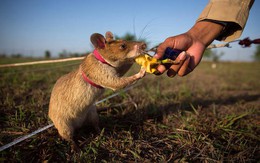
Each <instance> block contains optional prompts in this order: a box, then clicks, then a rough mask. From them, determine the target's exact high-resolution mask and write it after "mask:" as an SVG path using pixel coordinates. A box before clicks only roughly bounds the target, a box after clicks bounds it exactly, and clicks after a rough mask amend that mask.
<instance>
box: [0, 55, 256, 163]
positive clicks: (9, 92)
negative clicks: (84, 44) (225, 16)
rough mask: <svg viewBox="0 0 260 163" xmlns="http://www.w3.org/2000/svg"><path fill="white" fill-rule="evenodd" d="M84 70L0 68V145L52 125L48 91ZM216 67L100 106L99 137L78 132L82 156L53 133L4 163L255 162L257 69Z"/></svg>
mask: <svg viewBox="0 0 260 163" xmlns="http://www.w3.org/2000/svg"><path fill="white" fill-rule="evenodd" d="M5 59H6V58H1V62H2V63H4V62H5V63H7V62H10V60H8V61H5ZM19 60H20V59H18V60H17V59H16V60H14V58H13V60H12V62H17V61H18V62H19ZM23 61H24V59H23ZM79 63H80V61H74V62H67V63H56V64H48V65H35V66H25V67H19V68H4V69H0V79H1V80H0V114H1V117H0V127H1V129H0V131H1V132H0V145H1V146H2V145H4V144H7V143H9V142H11V141H13V140H14V139H16V138H18V137H20V136H23V135H26V134H28V133H31V132H33V131H35V130H36V129H38V128H40V127H43V126H46V125H47V124H49V123H51V122H50V120H49V119H48V116H47V112H48V103H49V97H50V93H51V89H52V87H53V85H54V83H55V81H56V80H57V79H58V78H59V77H60V76H61V75H63V74H65V73H68V72H70V71H71V70H73V69H75V68H76V67H77V66H78V65H79ZM211 64H212V63H211V62H202V63H201V64H200V65H199V67H198V68H197V69H196V70H195V71H194V72H193V73H191V74H190V75H188V76H186V77H183V78H179V77H175V78H173V79H171V78H168V77H166V76H165V75H162V76H154V75H150V74H147V75H146V76H145V78H144V79H142V80H141V81H139V82H138V84H137V85H138V86H136V87H135V88H133V89H131V90H130V91H128V92H125V93H121V94H120V96H117V97H115V98H112V99H110V100H108V101H106V102H104V103H102V104H100V105H98V108H99V110H100V111H99V112H100V114H99V115H100V121H101V124H100V127H101V128H102V132H101V133H100V134H95V132H94V130H93V129H92V128H83V129H82V130H79V132H78V134H77V139H78V141H79V143H80V148H81V152H79V153H73V152H71V148H70V146H69V145H68V144H67V142H65V141H63V140H61V139H60V137H59V136H58V133H57V131H56V129H55V128H51V129H48V130H47V131H44V132H42V133H41V134H38V135H36V136H34V137H32V138H30V139H27V140H25V141H24V142H22V143H20V144H17V145H15V146H13V147H11V148H9V149H6V150H4V151H2V152H1V153H0V156H1V158H0V161H1V162H43V161H49V162H80V161H82V162H83V161H84V162H116V161H117V162H130V161H135V162H145V161H146V162H173V161H176V162H177V161H180V162H194V161H199V162H219V161H221V162H223V161H224V162H257V161H259V160H260V158H259V156H260V153H259V144H260V140H259V135H260V129H259V122H260V116H259V115H260V111H259V108H260V85H259V79H260V73H259V72H260V64H259V63H257V62H253V63H230V62H219V63H218V66H217V68H214V69H213V68H211ZM139 68H140V67H139V66H138V65H135V66H134V67H133V68H132V69H131V72H129V74H133V73H136V72H138V70H139ZM112 93H113V92H112V91H110V90H107V91H106V92H105V94H104V95H103V96H102V97H100V99H102V98H104V97H107V96H108V95H110V94H112Z"/></svg>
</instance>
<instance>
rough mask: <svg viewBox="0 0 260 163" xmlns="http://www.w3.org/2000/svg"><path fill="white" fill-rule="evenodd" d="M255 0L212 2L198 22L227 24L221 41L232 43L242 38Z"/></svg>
mask: <svg viewBox="0 0 260 163" xmlns="http://www.w3.org/2000/svg"><path fill="white" fill-rule="evenodd" d="M253 3H254V0H211V1H210V2H209V3H208V4H207V6H206V7H205V8H204V10H203V11H202V13H201V14H200V16H199V18H198V20H197V22H198V21H203V20H214V21H220V22H225V23H227V25H226V29H225V31H224V33H223V34H222V35H221V37H220V38H219V40H222V41H232V40H234V39H237V38H239V37H240V36H241V34H242V32H243V29H244V27H245V25H246V22H247V19H248V15H249V10H250V8H251V6H252V5H253Z"/></svg>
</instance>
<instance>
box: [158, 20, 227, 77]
mask: <svg viewBox="0 0 260 163" xmlns="http://www.w3.org/2000/svg"><path fill="white" fill-rule="evenodd" d="M222 29H223V26H221V25H219V24H216V23H212V22H198V23H196V24H195V25H194V26H193V27H192V28H191V29H190V30H189V31H188V32H186V33H183V34H180V35H177V36H173V37H169V38H167V39H166V40H165V41H164V42H163V43H162V44H160V45H159V47H158V48H157V54H156V55H155V56H154V57H155V58H157V59H160V58H162V56H163V54H164V51H165V49H166V48H167V47H170V48H172V49H178V50H183V52H182V53H180V54H179V56H178V57H177V58H176V60H175V61H176V62H179V64H177V65H176V64H173V65H171V66H170V67H165V66H163V65H160V66H158V68H157V69H158V71H159V72H160V73H164V72H165V71H166V70H168V71H167V75H168V76H169V77H174V76H175V75H176V74H178V75H179V76H185V75H187V74H189V73H190V72H192V71H193V70H194V69H195V67H196V66H197V65H198V64H199V63H200V61H201V58H202V56H203V53H204V51H205V49H206V47H207V46H208V45H209V44H210V43H211V42H212V41H213V40H214V39H215V38H216V37H217V36H218V35H219V34H220V32H221V31H222Z"/></svg>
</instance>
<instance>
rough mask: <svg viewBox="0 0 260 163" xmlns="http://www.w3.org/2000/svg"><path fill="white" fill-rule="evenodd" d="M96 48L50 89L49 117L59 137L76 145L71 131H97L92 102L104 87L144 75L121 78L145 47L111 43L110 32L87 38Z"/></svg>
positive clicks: (118, 85)
mask: <svg viewBox="0 0 260 163" xmlns="http://www.w3.org/2000/svg"><path fill="white" fill-rule="evenodd" d="M90 40H91V42H92V44H93V45H94V47H95V50H94V51H93V53H90V54H89V55H87V56H86V57H85V59H84V60H83V62H82V63H81V64H80V66H79V68H77V69H76V70H74V71H72V72H70V73H68V74H66V75H64V76H62V77H61V78H59V79H58V80H57V82H56V84H55V85H54V87H53V90H52V93H51V98H50V104H49V117H50V119H51V120H52V121H53V123H54V126H55V127H56V128H57V130H58V132H59V134H60V136H61V137H62V138H64V139H65V140H67V141H70V142H72V143H73V145H75V141H74V138H73V136H74V132H75V130H76V129H78V128H80V127H82V126H83V125H92V126H93V127H94V128H95V130H97V131H99V125H98V123H99V118H98V114H97V110H96V107H95V105H94V103H95V101H96V100H97V99H98V97H100V95H101V94H102V93H103V92H104V89H103V88H109V89H112V90H118V89H121V88H124V87H126V86H128V85H130V84H132V83H134V82H135V81H137V80H138V79H141V78H142V77H143V76H144V75H145V69H143V68H141V70H140V71H139V73H137V74H135V75H132V76H129V77H123V75H124V74H125V73H126V72H127V71H128V70H129V69H130V67H131V66H132V64H133V63H134V59H135V58H136V57H138V56H139V55H140V54H141V52H142V51H143V50H144V49H145V48H146V44H145V43H143V42H135V41H124V40H114V39H113V34H112V33H111V32H107V33H106V37H104V36H102V35H101V34H98V33H95V34H92V35H91V38H90Z"/></svg>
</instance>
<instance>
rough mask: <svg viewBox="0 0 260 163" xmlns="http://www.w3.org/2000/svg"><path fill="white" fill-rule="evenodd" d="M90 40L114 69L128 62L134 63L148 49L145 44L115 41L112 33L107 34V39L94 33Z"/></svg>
mask: <svg viewBox="0 0 260 163" xmlns="http://www.w3.org/2000/svg"><path fill="white" fill-rule="evenodd" d="M90 40H91V42H92V44H93V45H94V47H95V49H97V50H98V52H99V53H100V54H101V56H102V57H103V58H104V59H105V60H106V62H108V63H109V64H110V65H112V66H114V67H119V66H121V65H123V64H125V63H126V62H134V59H135V58H136V57H138V56H139V55H140V54H141V53H142V52H143V51H144V50H145V48H146V44H145V43H144V42H137V41H125V40H114V37H113V34H112V33H111V32H106V37H104V36H103V35H101V34H99V33H94V34H92V35H91V38H90Z"/></svg>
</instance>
